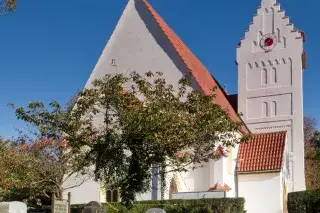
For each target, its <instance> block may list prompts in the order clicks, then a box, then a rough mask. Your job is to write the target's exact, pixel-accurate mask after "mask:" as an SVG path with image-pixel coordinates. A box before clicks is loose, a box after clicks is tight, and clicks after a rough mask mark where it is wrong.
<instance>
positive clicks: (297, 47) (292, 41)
mask: <svg viewBox="0 0 320 213" xmlns="http://www.w3.org/2000/svg"><path fill="white" fill-rule="evenodd" d="M304 40H305V36H304V33H303V32H301V31H299V30H297V29H296V28H295V27H294V25H293V24H292V23H290V22H289V18H288V17H287V16H286V15H285V12H284V10H282V9H281V8H280V4H277V3H276V0H262V2H261V6H260V7H259V8H258V13H257V14H256V15H254V17H253V22H252V23H251V24H250V27H249V30H247V31H246V32H245V36H244V38H243V39H242V40H241V42H240V43H239V46H238V48H237V64H238V85H239V86H238V87H239V88H238V92H239V95H238V111H239V113H242V114H243V116H242V119H243V121H244V122H245V123H246V124H247V126H248V127H249V129H250V130H251V131H252V132H253V133H262V132H263V133H265V132H278V131H287V149H288V154H287V155H286V158H287V159H288V162H289V163H288V165H286V167H287V168H288V170H289V172H288V177H287V178H288V183H290V186H289V189H288V190H289V191H299V190H304V189H305V178H304V138H303V92H302V89H303V86H302V85H303V78H302V76H303V71H304V69H305V67H306V57H305V52H304V50H303V43H304Z"/></svg>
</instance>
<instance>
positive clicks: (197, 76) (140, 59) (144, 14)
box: [86, 0, 248, 132]
mask: <svg viewBox="0 0 320 213" xmlns="http://www.w3.org/2000/svg"><path fill="white" fill-rule="evenodd" d="M149 70H151V71H154V72H156V71H160V72H163V74H164V77H165V78H166V80H167V83H169V84H173V85H175V84H177V82H178V80H179V79H180V78H182V77H183V75H185V74H187V73H189V72H190V73H191V74H192V77H193V80H194V88H200V89H201V90H202V91H203V92H204V93H205V94H210V93H211V89H212V88H214V87H216V86H218V87H217V89H216V91H215V94H216V98H215V100H214V101H215V102H216V103H217V104H219V105H220V106H221V107H222V108H224V109H225V110H227V111H228V113H229V115H230V118H231V119H232V120H234V121H237V122H241V119H240V118H239V116H238V114H237V113H236V111H235V110H234V109H233V108H232V106H231V105H230V103H229V101H228V99H227V97H226V94H225V93H224V92H223V91H222V89H221V87H219V84H218V82H217V81H216V80H215V79H214V78H213V77H212V76H211V74H210V73H209V72H208V71H207V69H206V68H205V66H204V65H203V64H202V63H201V62H200V60H199V59H198V58H197V57H196V56H195V55H194V54H193V53H192V52H191V51H190V49H189V48H188V47H187V46H186V45H185V44H184V43H183V41H182V40H181V39H180V38H179V37H178V36H177V35H176V34H175V33H174V31H173V30H172V29H171V28H170V27H169V26H168V25H167V24H166V23H165V21H164V20H163V19H162V18H161V17H160V15H159V14H158V13H157V12H156V11H155V10H154V9H153V8H152V6H151V5H150V4H149V3H148V2H147V1H146V0H129V3H128V5H127V7H126V9H125V10H124V12H123V14H122V16H121V18H120V20H119V22H118V24H117V27H116V29H115V30H114V32H113V34H112V36H111V38H110V40H109V42H108V43H107V45H106V47H105V49H104V51H103V53H102V55H101V57H100V59H99V61H98V63H97V65H96V67H95V69H94V70H93V72H92V74H91V76H90V79H89V81H88V82H87V85H86V87H90V84H91V82H92V81H93V80H94V79H96V78H101V77H103V76H104V75H106V74H107V73H109V74H112V73H128V72H130V71H137V72H138V73H140V74H144V73H145V72H148V71H149ZM242 130H243V132H248V130H247V128H246V127H245V126H243V128H242Z"/></svg>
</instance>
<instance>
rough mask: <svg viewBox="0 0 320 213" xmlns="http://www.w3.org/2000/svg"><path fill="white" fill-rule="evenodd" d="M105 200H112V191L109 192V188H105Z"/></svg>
mask: <svg viewBox="0 0 320 213" xmlns="http://www.w3.org/2000/svg"><path fill="white" fill-rule="evenodd" d="M107 202H112V193H111V190H107Z"/></svg>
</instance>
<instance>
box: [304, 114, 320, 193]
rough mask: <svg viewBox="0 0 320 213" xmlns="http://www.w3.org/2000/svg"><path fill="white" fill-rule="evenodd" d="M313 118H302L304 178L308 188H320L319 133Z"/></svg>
mask: <svg viewBox="0 0 320 213" xmlns="http://www.w3.org/2000/svg"><path fill="white" fill-rule="evenodd" d="M316 125H317V123H316V121H315V119H312V118H309V117H305V118H304V137H305V178H306V186H307V189H309V190H315V189H320V135H319V132H318V131H317V129H316Z"/></svg>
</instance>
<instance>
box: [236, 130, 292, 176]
mask: <svg viewBox="0 0 320 213" xmlns="http://www.w3.org/2000/svg"><path fill="white" fill-rule="evenodd" d="M285 143H286V132H274V133H263V134H255V135H253V136H252V139H251V140H250V142H248V143H242V144H240V148H239V152H238V159H239V164H240V166H239V170H238V171H239V172H259V171H268V170H280V169H281V168H282V163H283V155H284V148H285Z"/></svg>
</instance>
